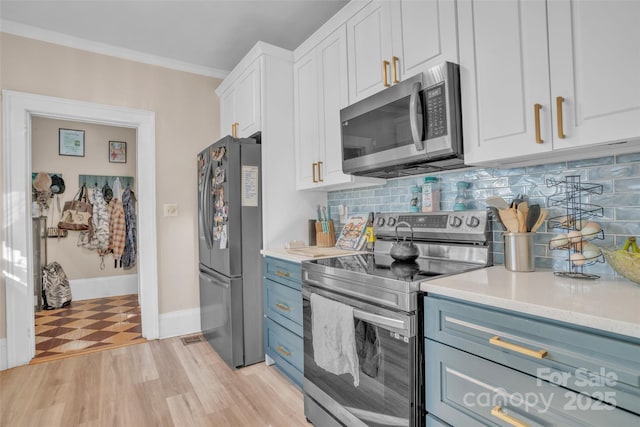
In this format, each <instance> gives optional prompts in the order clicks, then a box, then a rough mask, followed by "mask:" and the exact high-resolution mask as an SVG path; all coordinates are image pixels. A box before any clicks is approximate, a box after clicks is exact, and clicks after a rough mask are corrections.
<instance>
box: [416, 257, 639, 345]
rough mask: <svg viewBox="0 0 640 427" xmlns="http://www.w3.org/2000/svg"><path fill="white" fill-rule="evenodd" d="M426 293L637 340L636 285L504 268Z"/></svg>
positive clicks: (461, 277) (444, 282) (444, 281)
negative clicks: (520, 271)
mask: <svg viewBox="0 0 640 427" xmlns="http://www.w3.org/2000/svg"><path fill="white" fill-rule="evenodd" d="M420 289H421V290H422V291H424V292H427V293H431V294H436V295H442V296H447V297H451V298H457V299H461V300H465V301H469V302H473V303H477V304H484V305H489V306H493V307H498V308H503V309H506V310H511V311H516V312H520V313H526V314H531V315H535V316H540V317H545V318H548V319H553V320H558V321H562V322H568V323H574V324H577V325H582V326H587V327H591V328H595V329H600V330H603V331H607V332H614V333H617V334H621V335H627V336H631V337H635V338H640V285H638V284H635V283H633V282H630V281H628V280H624V279H616V278H606V277H602V278H600V279H596V280H581V279H571V278H564V277H558V276H555V275H554V274H553V272H552V271H549V270H541V271H534V272H531V273H514V272H511V271H508V270H506V269H505V268H504V266H503V265H497V266H493V267H488V268H483V269H480V270H474V271H470V272H468V273H462V274H456V275H453V276H449V277H443V278H440V279H433V280H428V281H425V282H422V283H421V285H420Z"/></svg>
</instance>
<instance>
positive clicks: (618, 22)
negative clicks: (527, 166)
mask: <svg viewBox="0 0 640 427" xmlns="http://www.w3.org/2000/svg"><path fill="white" fill-rule="evenodd" d="M547 7H548V10H549V12H548V16H549V17H548V22H549V58H550V62H551V64H550V68H551V97H552V99H551V106H552V107H556V103H557V102H558V101H557V97H562V98H564V102H563V105H562V112H561V111H560V110H557V111H556V112H555V114H554V115H553V120H554V122H553V128H554V143H553V147H554V149H565V148H571V147H575V146H585V145H591V144H597V143H601V142H617V141H626V140H628V139H631V138H638V137H640V2H639V1H628V0H618V1H575V0H573V1H568V0H565V1H549V2H548V3H547ZM560 116H562V119H563V120H562V122H563V123H562V129H561V131H562V132H563V133H564V134H565V135H566V137H565V138H559V137H558V132H559V130H558V129H559V127H558V118H559V117H560Z"/></svg>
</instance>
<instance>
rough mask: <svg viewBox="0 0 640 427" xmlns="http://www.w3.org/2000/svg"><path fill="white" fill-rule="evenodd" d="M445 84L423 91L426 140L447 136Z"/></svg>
mask: <svg viewBox="0 0 640 427" xmlns="http://www.w3.org/2000/svg"><path fill="white" fill-rule="evenodd" d="M445 90H446V88H445V83H444V82H442V83H439V84H437V85H434V86H431V87H429V88H427V89H425V91H424V97H425V104H426V108H425V109H426V113H427V139H433V138H438V137H441V136H445V135H446V134H447V99H446V92H445Z"/></svg>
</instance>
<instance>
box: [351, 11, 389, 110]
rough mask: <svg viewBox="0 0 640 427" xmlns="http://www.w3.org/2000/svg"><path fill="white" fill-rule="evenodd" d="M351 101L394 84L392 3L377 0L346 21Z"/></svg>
mask: <svg viewBox="0 0 640 427" xmlns="http://www.w3.org/2000/svg"><path fill="white" fill-rule="evenodd" d="M347 40H348V42H347V43H348V45H349V102H350V103H354V102H356V101H359V100H361V99H364V98H366V97H367V96H369V95H372V94H374V93H376V92H378V91H380V90H382V89H384V88H385V87H387V86H389V85H390V84H391V74H390V63H391V62H390V61H391V57H392V56H393V53H392V50H391V49H392V48H391V46H392V42H391V3H390V2H388V1H374V2H371V3H370V4H369V5H368V6H366V7H365V8H363V9H362V10H361V11H360V12H359V13H358V14H356V15H355V16H354V17H353V18H351V19H349V20H348V21H347Z"/></svg>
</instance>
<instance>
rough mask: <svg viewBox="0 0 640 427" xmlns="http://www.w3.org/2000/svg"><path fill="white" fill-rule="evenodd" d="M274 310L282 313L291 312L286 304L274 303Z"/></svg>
mask: <svg viewBox="0 0 640 427" xmlns="http://www.w3.org/2000/svg"><path fill="white" fill-rule="evenodd" d="M276 308H278V309H280V310H282V311H291V308H290V307H289V306H288V305H286V304H280V303H279V302H277V303H276Z"/></svg>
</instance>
